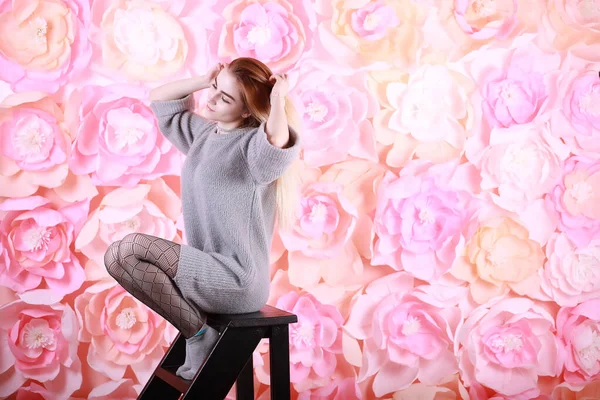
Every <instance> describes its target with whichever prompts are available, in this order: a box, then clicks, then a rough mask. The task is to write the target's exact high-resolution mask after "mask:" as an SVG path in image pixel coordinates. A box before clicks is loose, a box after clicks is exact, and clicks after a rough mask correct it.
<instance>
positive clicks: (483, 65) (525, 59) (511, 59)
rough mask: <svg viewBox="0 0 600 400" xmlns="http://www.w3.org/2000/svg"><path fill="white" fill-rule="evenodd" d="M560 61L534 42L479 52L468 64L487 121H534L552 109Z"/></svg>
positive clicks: (501, 124) (503, 123) (503, 124)
mask: <svg viewBox="0 0 600 400" xmlns="http://www.w3.org/2000/svg"><path fill="white" fill-rule="evenodd" d="M521 42H523V41H521ZM560 61H561V58H560V56H559V55H558V54H555V53H545V52H543V51H541V50H540V49H539V48H538V47H536V46H535V45H534V44H533V43H532V42H525V43H522V44H521V45H519V46H518V47H515V48H511V49H508V50H506V49H486V50H480V51H478V52H477V57H474V59H473V61H472V62H469V63H468V64H469V67H470V71H471V74H472V75H473V78H474V79H475V81H476V82H477V85H478V86H479V90H480V95H481V97H482V98H483V113H484V115H485V119H486V120H487V122H488V123H489V124H490V125H491V126H492V127H494V126H495V127H500V128H508V127H510V126H512V125H521V124H526V123H529V122H532V121H533V120H534V119H535V118H536V117H538V116H539V115H544V114H545V113H547V112H548V111H549V110H550V109H552V106H554V102H555V101H556V93H555V90H554V89H553V87H554V85H553V84H552V82H553V80H554V79H555V75H556V70H558V69H559V66H560Z"/></svg>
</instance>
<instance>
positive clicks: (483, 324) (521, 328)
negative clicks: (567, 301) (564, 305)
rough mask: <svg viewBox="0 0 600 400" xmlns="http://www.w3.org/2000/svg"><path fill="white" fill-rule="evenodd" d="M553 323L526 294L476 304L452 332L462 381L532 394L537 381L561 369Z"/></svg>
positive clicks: (503, 391)
mask: <svg viewBox="0 0 600 400" xmlns="http://www.w3.org/2000/svg"><path fill="white" fill-rule="evenodd" d="M554 328H555V327H554V319H553V318H552V316H551V315H550V314H549V313H548V312H547V311H546V310H545V308H543V307H541V306H540V305H538V304H536V303H534V302H533V301H531V300H529V299H526V298H512V299H504V300H501V301H498V302H495V303H493V304H486V305H482V306H480V307H478V308H476V309H475V310H474V311H473V312H471V313H470V315H469V316H468V318H467V319H466V321H465V322H464V324H463V325H462V326H461V327H460V328H459V329H458V331H457V333H456V341H457V344H458V347H457V348H458V353H457V354H458V360H459V365H460V369H461V372H462V377H463V381H464V382H465V385H466V386H471V385H475V384H481V385H483V386H485V387H488V388H490V389H493V390H495V391H497V392H498V394H501V395H505V396H510V398H513V397H512V396H517V395H519V394H521V393H524V392H528V394H529V397H528V398H534V397H536V396H537V395H538V394H540V391H539V387H538V380H540V379H542V378H543V377H555V376H558V375H560V374H561V372H562V361H561V358H560V355H559V347H558V346H559V343H558V340H557V338H556V337H555V329H554ZM515 398H516V397H515Z"/></svg>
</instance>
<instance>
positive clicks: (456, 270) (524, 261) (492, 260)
mask: <svg viewBox="0 0 600 400" xmlns="http://www.w3.org/2000/svg"><path fill="white" fill-rule="evenodd" d="M544 259H545V256H544V253H543V252H542V249H541V246H540V243H538V242H536V241H534V240H532V239H530V238H529V232H528V231H527V229H526V228H525V227H524V226H522V225H520V224H519V223H517V222H515V221H514V220H512V219H510V218H493V219H490V220H489V221H486V222H484V223H482V224H481V225H480V226H479V228H478V229H477V232H475V234H474V235H473V237H472V238H471V239H470V240H469V242H468V243H467V245H466V246H465V248H464V250H463V254H462V255H459V257H458V258H457V259H456V261H455V263H454V265H453V267H452V269H450V273H451V274H452V275H454V276H455V277H457V278H459V279H463V280H465V281H467V282H468V283H469V290H470V292H471V296H472V297H473V300H475V302H476V303H478V304H483V303H486V302H487V301H488V300H490V299H491V298H492V297H495V296H500V295H504V294H506V293H508V291H509V290H510V289H512V290H513V291H515V292H517V293H518V294H521V295H526V294H527V293H529V292H533V291H534V289H535V288H530V287H529V285H531V284H533V283H528V282H529V281H528V280H527V279H528V278H530V277H532V276H535V275H536V274H537V272H538V270H539V269H540V268H541V267H542V266H543V263H544Z"/></svg>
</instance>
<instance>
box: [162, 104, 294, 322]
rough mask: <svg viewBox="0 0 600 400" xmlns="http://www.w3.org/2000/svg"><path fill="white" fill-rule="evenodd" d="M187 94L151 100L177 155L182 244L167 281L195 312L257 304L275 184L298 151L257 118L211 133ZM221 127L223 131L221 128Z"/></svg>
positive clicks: (262, 295)
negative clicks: (274, 141) (277, 141)
mask: <svg viewBox="0 0 600 400" xmlns="http://www.w3.org/2000/svg"><path fill="white" fill-rule="evenodd" d="M193 105H194V100H193V95H191V94H190V95H188V96H186V97H184V98H182V99H177V100H169V101H153V102H152V103H151V105H150V107H151V109H152V110H153V112H154V113H155V115H156V118H157V121H158V127H159V129H160V131H161V132H162V134H163V135H164V136H165V137H166V138H167V139H168V140H169V141H170V142H171V143H173V145H174V146H176V147H177V148H178V149H179V150H180V151H182V152H183V153H184V154H185V155H186V158H185V161H184V164H183V170H182V171H181V199H182V209H183V221H184V228H185V236H186V240H187V244H184V245H182V246H181V254H180V260H179V264H178V269H177V274H176V276H175V279H174V280H175V283H176V284H177V286H178V287H179V289H180V290H181V293H182V295H183V297H184V298H185V299H186V300H187V301H188V302H190V303H191V304H192V305H193V306H195V307H196V308H197V309H199V310H200V311H204V312H209V313H244V312H253V311H257V310H259V309H260V308H261V307H262V306H263V305H264V304H265V303H266V301H267V298H268V295H269V284H270V279H269V252H270V246H271V239H272V235H273V225H274V219H275V212H276V201H275V185H276V182H275V181H276V179H277V178H279V177H280V176H281V175H282V174H283V172H284V171H285V170H286V169H287V167H288V166H289V165H290V164H291V162H292V161H293V160H294V159H295V158H296V156H297V154H298V151H299V147H300V145H299V138H298V134H297V132H296V131H295V130H294V129H293V128H291V127H289V131H290V140H291V143H292V145H291V146H290V147H287V148H285V149H281V148H278V147H275V146H273V145H271V144H270V143H269V141H268V140H267V135H266V133H265V123H262V124H261V125H260V126H259V127H258V128H256V127H255V128H236V129H231V130H228V131H226V132H228V133H224V134H220V133H217V129H216V128H217V125H216V122H214V121H210V120H207V119H205V118H202V117H201V116H200V115H198V114H195V113H193V112H192V111H191V110H192V109H193ZM222 131H223V130H222Z"/></svg>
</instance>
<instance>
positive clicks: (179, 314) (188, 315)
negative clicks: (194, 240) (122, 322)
mask: <svg viewBox="0 0 600 400" xmlns="http://www.w3.org/2000/svg"><path fill="white" fill-rule="evenodd" d="M180 248H181V246H180V245H179V244H177V243H175V242H172V241H170V240H166V239H162V238H158V237H155V236H150V235H145V234H142V233H132V234H129V235H127V236H125V237H124V238H123V239H122V240H121V241H118V242H115V243H113V244H112V245H111V246H110V247H109V249H108V250H107V252H106V254H105V258H104V262H105V265H106V268H107V270H108V272H109V274H110V275H111V276H112V277H113V278H115V279H116V280H117V282H119V283H120V284H121V286H123V288H124V289H125V290H127V291H128V292H130V293H131V294H132V295H134V296H135V297H136V298H138V299H139V300H140V301H142V302H143V303H144V304H146V305H147V306H148V307H150V308H152V309H153V310H154V311H156V312H157V313H158V314H159V315H161V316H162V317H163V318H165V319H166V320H167V321H169V322H170V323H171V324H173V325H174V326H175V327H176V328H177V329H178V330H179V331H181V333H182V334H183V336H184V337H186V338H190V337H192V336H194V334H196V333H197V332H198V330H199V329H201V328H202V327H203V325H204V323H205V321H206V317H205V316H204V315H198V313H197V312H196V311H195V310H194V308H192V306H190V305H189V304H188V303H187V301H185V299H184V298H183V297H182V295H181V293H180V292H179V290H178V289H177V287H176V285H175V283H174V282H173V278H174V277H175V274H176V273H177V263H178V261H179V251H180Z"/></svg>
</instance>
